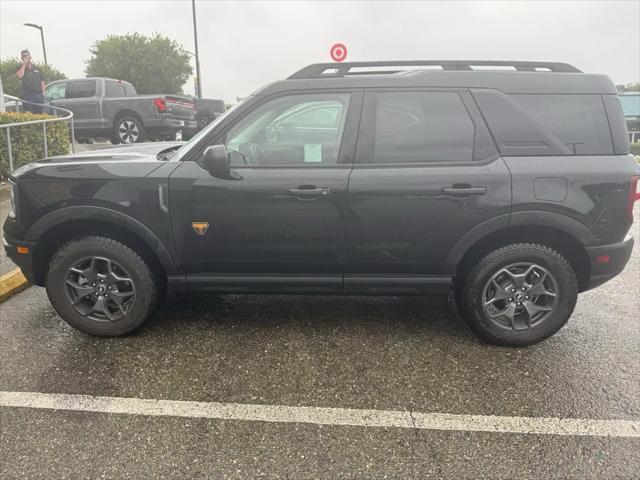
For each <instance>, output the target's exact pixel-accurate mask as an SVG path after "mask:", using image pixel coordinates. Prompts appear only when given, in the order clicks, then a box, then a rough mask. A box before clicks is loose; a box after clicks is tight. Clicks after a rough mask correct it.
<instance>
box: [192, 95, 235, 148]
mask: <svg viewBox="0 0 640 480" xmlns="http://www.w3.org/2000/svg"><path fill="white" fill-rule="evenodd" d="M193 104H194V106H195V110H196V123H195V125H193V126H192V127H186V128H185V129H184V130H183V131H182V139H183V140H189V139H190V138H191V137H193V136H194V135H195V134H196V133H198V132H199V131H200V130H202V129H203V128H204V127H206V126H207V125H209V124H210V123H211V122H213V121H214V120H215V119H216V118H218V117H219V116H220V115H222V114H223V113H224V112H225V111H226V110H227V107H226V105H225V103H224V101H223V100H220V99H215V98H193Z"/></svg>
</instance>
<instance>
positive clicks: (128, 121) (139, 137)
mask: <svg viewBox="0 0 640 480" xmlns="http://www.w3.org/2000/svg"><path fill="white" fill-rule="evenodd" d="M146 137H147V132H146V130H145V128H144V124H143V123H142V122H141V121H140V119H139V118H138V117H134V116H133V115H125V116H122V117H119V118H117V119H116V121H115V123H114V127H113V135H112V136H111V143H113V144H114V145H116V144H119V143H140V142H144V141H145V139H146Z"/></svg>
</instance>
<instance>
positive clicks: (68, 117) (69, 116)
mask: <svg viewBox="0 0 640 480" xmlns="http://www.w3.org/2000/svg"><path fill="white" fill-rule="evenodd" d="M4 98H5V100H6V99H9V100H10V101H13V102H14V105H15V107H16V111H18V109H19V107H20V106H21V105H24V104H29V105H36V106H38V107H42V111H43V112H47V113H49V112H52V111H53V112H55V114H56V116H55V117H54V118H43V119H41V120H29V121H26V122H14V123H6V124H4V125H0V129H4V130H5V135H6V138H7V153H8V156H9V171H10V172H12V171H13V151H12V149H11V129H12V128H16V127H24V126H26V125H42V133H43V147H44V156H45V157H48V156H49V143H48V139H47V124H48V123H54V122H65V123H69V124H70V127H71V128H70V130H71V151H72V152H73V153H75V151H76V150H75V143H76V138H75V133H74V131H73V128H74V125H73V112H72V111H71V110H67V109H66V108H61V107H54V106H53V105H49V104H44V103H34V102H29V101H27V100H22V99H21V98H18V97H14V96H13V95H7V94H4ZM5 107H6V108H11V106H9V107H7V102H6V101H5ZM58 112H60V113H61V114H63V116H58Z"/></svg>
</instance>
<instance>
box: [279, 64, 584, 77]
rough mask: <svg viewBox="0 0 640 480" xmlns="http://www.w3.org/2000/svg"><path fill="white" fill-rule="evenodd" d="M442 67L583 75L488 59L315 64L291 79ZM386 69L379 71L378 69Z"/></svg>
mask: <svg viewBox="0 0 640 480" xmlns="http://www.w3.org/2000/svg"><path fill="white" fill-rule="evenodd" d="M422 66H440V67H442V69H443V70H456V71H465V70H474V68H473V67H513V68H514V69H515V70H517V71H520V72H536V71H545V72H573V73H581V71H580V70H578V69H577V68H576V67H574V66H573V65H569V64H568V63H558V62H509V61H488V60H415V61H411V60H400V61H383V62H346V63H314V64H313V65H308V66H306V67H304V68H303V69H302V70H298V71H297V72H296V73H294V74H293V75H291V76H290V77H289V78H335V77H345V76H347V75H371V74H392V73H399V72H403V71H406V70H410V68H398V69H395V70H394V69H392V68H393V67H422ZM368 67H371V68H372V70H371V71H360V72H355V71H354V72H352V71H351V69H356V68H358V69H360V68H368ZM380 67H382V68H384V69H385V70H378V71H376V70H375V68H380Z"/></svg>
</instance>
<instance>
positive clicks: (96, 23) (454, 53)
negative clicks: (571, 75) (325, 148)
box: [0, 0, 640, 102]
mask: <svg viewBox="0 0 640 480" xmlns="http://www.w3.org/2000/svg"><path fill="white" fill-rule="evenodd" d="M196 8H197V14H198V34H199V46H200V63H201V68H202V82H203V85H202V90H203V94H204V96H207V97H215V98H223V99H225V100H226V101H227V102H230V101H234V99H235V97H236V96H241V97H243V96H246V95H248V94H250V93H251V92H252V91H254V90H255V89H257V88H258V87H260V86H261V85H263V84H265V83H267V82H271V81H273V80H277V79H280V78H283V77H285V76H288V75H289V74H291V73H293V72H294V71H295V70H297V69H299V68H301V67H303V66H304V65H307V64H309V63H314V62H326V61H330V59H329V48H330V46H331V45H332V44H333V43H335V42H342V43H344V44H346V46H347V48H348V52H349V53H348V57H347V60H352V61H357V60H400V59H406V60H417V59H464V60H467V59H477V60H480V59H489V60H499V59H504V60H549V61H562V62H568V63H571V64H573V65H575V66H576V67H578V68H580V69H581V70H583V71H586V72H599V73H606V74H608V75H609V76H610V77H611V78H612V79H613V81H614V82H615V83H629V82H633V81H639V80H640V0H622V1H614V0H606V1H543V0H538V1H534V0H531V1H507V0H504V1H488V2H485V1H467V2H455V1H447V2H445V1H441V2H440V1H422V2H421V1H410V2H404V1H349V2H346V1H345V2H343V1H327V0H325V1H314V2H307V1H293V0H291V1H268V0H264V1H235V2H232V1H213V0H196ZM25 22H31V23H37V24H41V25H43V26H44V28H45V40H46V46H47V58H48V60H49V63H50V64H52V65H54V66H56V67H58V68H59V69H61V70H62V71H63V72H64V73H66V74H67V75H68V76H69V77H80V76H84V67H85V64H84V62H85V60H86V59H87V58H88V57H89V55H90V54H89V47H90V46H91V44H92V43H93V42H94V41H96V40H99V39H102V38H105V37H106V36H107V35H109V34H126V33H133V32H140V33H144V34H151V33H154V32H159V33H162V34H163V35H167V36H169V37H170V38H172V39H175V40H176V41H178V42H179V43H180V44H182V45H183V46H184V48H185V49H186V50H191V51H193V50H194V46H193V30H192V17H191V1H190V0H110V1H93V0H46V1H32V0H0V30H1V33H0V57H1V58H6V57H8V56H17V55H18V54H19V52H20V50H21V49H23V48H29V49H30V51H31V52H32V55H33V56H34V58H35V60H36V62H41V61H42V48H41V43H40V35H39V32H38V31H37V30H35V29H33V28H27V27H25V26H23V23H25ZM194 67H195V65H194ZM158 68H162V65H158ZM194 71H195V68H194ZM184 90H185V92H187V93H193V82H192V81H190V82H189V83H188V84H187V85H185V87H184ZM159 93H160V92H159Z"/></svg>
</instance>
